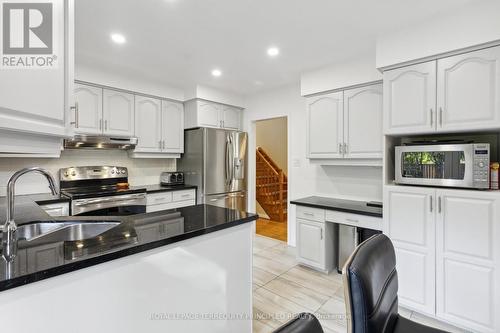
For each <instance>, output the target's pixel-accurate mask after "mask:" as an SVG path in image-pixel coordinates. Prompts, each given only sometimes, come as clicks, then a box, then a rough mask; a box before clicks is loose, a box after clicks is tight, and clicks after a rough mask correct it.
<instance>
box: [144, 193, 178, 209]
mask: <svg viewBox="0 0 500 333" xmlns="http://www.w3.org/2000/svg"><path fill="white" fill-rule="evenodd" d="M168 202H172V192H161V193H154V194H148V195H147V196H146V205H147V206H150V205H159V204H164V203H168Z"/></svg>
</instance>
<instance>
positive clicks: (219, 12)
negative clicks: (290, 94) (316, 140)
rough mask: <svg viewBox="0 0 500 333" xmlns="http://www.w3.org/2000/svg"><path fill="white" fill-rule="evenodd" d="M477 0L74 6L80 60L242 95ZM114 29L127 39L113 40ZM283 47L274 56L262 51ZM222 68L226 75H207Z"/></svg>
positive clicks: (86, 0)
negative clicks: (124, 40) (115, 42)
mask: <svg viewBox="0 0 500 333" xmlns="http://www.w3.org/2000/svg"><path fill="white" fill-rule="evenodd" d="M473 1H479V0H439V1H436V0H418V1H416V0H376V1H375V0H343V1H339V0H78V1H76V61H77V65H78V64H86V65H91V66H95V67H97V68H106V69H110V70H116V71H120V72H121V73H122V74H125V75H130V76H134V75H135V76H139V77H141V78H146V79H151V80H153V81H155V82H159V83H163V84H169V85H172V86H175V87H180V88H186V87H189V86H192V85H194V84H196V83H198V84H203V85H209V86H213V87H217V88H222V89H225V90H228V91H233V92H236V93H239V94H243V95H245V94H251V93H254V92H256V91H259V90H263V89H269V88H272V87H276V86H280V85H284V84H287V83H291V82H297V81H298V80H299V77H300V73H301V72H304V71H307V70H311V69H316V68H319V67H322V66H325V65H328V64H332V63H335V62H339V61H345V60H348V59H349V58H351V57H357V56H360V55H363V54H368V53H370V54H374V50H375V40H376V36H377V35H379V34H383V33H384V32H387V31H391V30H394V29H399V28H402V27H404V26H408V25H412V24H416V23H418V22H422V21H424V20H426V19H428V18H430V17H432V16H434V15H439V14H440V13H442V12H446V11H448V10H451V9H452V8H456V7H460V6H463V5H465V4H467V3H470V2H473ZM112 32H121V33H123V34H124V35H125V36H126V38H127V43H126V44H124V45H116V44H113V43H112V42H111V41H110V37H109V35H110V34H111V33H112ZM270 45H276V46H278V47H279V48H280V50H281V54H280V55H279V56H278V57H276V58H274V59H270V58H269V57H268V56H267V54H266V49H267V48H268V46H270ZM216 67H217V68H220V69H221V70H222V73H223V74H222V76H221V77H219V78H214V77H212V76H211V74H210V72H211V70H212V69H213V68H216Z"/></svg>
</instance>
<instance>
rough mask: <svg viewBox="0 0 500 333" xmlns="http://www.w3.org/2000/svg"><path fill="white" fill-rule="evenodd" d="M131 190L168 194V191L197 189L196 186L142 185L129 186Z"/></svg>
mask: <svg viewBox="0 0 500 333" xmlns="http://www.w3.org/2000/svg"><path fill="white" fill-rule="evenodd" d="M130 188H131V189H138V188H145V189H146V192H147V193H155V192H170V191H182V190H191V189H195V190H196V189H197V186H195V185H187V184H184V185H171V186H166V185H160V184H156V185H143V186H136V185H134V186H130Z"/></svg>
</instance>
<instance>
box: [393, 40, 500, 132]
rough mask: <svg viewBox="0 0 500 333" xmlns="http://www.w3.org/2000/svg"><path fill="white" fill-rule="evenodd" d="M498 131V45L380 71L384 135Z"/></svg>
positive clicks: (499, 75)
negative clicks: (382, 88) (382, 79)
mask: <svg viewBox="0 0 500 333" xmlns="http://www.w3.org/2000/svg"><path fill="white" fill-rule="evenodd" d="M495 129H500V46H497V47H492V48H487V49H483V50H479V51H474V52H469V53H465V54H460V55H456V56H451V57H448V58H442V59H439V60H437V61H430V62H426V63H422V64H417V65H411V66H407V67H403V68H398V69H394V70H389V71H386V72H385V73H384V132H385V133H386V134H426V133H436V132H438V133H449V132H465V131H475V130H479V131H482V130H495Z"/></svg>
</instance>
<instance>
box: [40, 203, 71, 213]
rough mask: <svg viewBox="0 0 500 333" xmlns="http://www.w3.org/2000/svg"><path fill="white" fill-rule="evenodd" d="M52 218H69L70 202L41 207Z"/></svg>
mask: <svg viewBox="0 0 500 333" xmlns="http://www.w3.org/2000/svg"><path fill="white" fill-rule="evenodd" d="M40 208H42V209H43V210H44V211H45V212H46V213H47V214H49V215H50V216H69V202H59V203H53V204H46V205H40Z"/></svg>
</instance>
